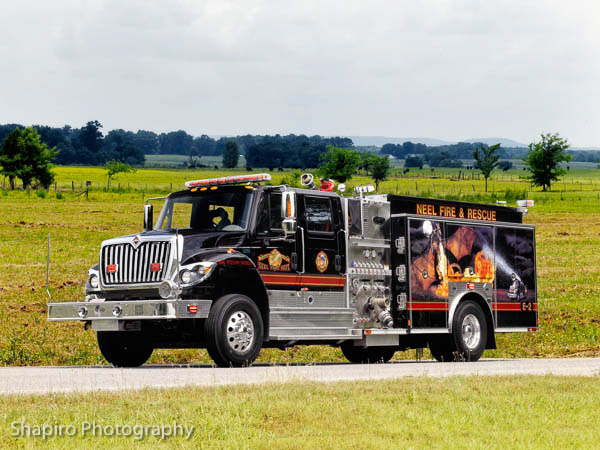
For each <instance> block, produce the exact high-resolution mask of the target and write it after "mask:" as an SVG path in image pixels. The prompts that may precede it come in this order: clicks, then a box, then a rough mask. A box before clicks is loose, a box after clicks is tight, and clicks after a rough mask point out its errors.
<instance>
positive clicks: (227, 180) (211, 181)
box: [185, 173, 271, 189]
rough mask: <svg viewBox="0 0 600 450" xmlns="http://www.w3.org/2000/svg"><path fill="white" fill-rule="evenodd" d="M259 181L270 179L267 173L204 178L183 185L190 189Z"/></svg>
mask: <svg viewBox="0 0 600 450" xmlns="http://www.w3.org/2000/svg"><path fill="white" fill-rule="evenodd" d="M259 181H271V175H270V174H268V173H255V174H251V175H234V176H231V177H221V178H207V179H206V180H195V181H186V182H185V187H186V188H188V189H192V188H195V187H201V186H218V185H223V184H242V183H256V182H259Z"/></svg>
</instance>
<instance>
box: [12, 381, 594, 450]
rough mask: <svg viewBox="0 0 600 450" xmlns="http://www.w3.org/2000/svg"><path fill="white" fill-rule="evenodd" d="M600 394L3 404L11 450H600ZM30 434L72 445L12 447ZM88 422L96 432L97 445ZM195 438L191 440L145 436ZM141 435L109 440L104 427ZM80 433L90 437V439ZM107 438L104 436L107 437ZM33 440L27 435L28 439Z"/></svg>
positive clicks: (379, 393)
mask: <svg viewBox="0 0 600 450" xmlns="http://www.w3.org/2000/svg"><path fill="white" fill-rule="evenodd" d="M599 405H600V383H598V378H577V377H567V378H561V377H551V376H547V377H496V378H491V377H483V378H482V377H469V378H463V377H455V378H448V379H432V378H412V379H402V380H392V381H378V382H373V381H370V382H354V383H331V384H317V383H305V384H269V385H263V386H237V387H220V388H211V389H203V388H185V389H175V390H144V391H138V392H133V393H131V392H127V393H118V394H110V393H95V394H83V395H81V394H73V395H47V396H9V397H0V407H1V412H0V416H1V417H2V427H3V429H2V432H0V446H1V447H3V448H9V447H11V448H35V447H44V448H49V449H55V448H56V449H58V448H60V449H70V448H81V447H93V448H133V447H138V446H139V447H151V448H264V449H272V448H289V449H295V448H298V449H300V448H302V449H306V448H325V449H329V448H331V449H334V448H335V449H337V448H360V449H363V448H365V449H366V448H373V449H375V448H377V449H381V448H386V449H387V448H389V449H397V448H485V449H490V448H540V449H547V448H595V447H597V446H598V442H599V440H600V428H599V426H598V425H599V423H598V415H599V414H600V406H599ZM13 422H16V424H15V425H14V426H15V427H16V428H17V430H19V431H20V430H21V425H20V424H21V423H23V424H25V425H28V426H30V427H33V426H35V425H43V424H48V425H51V426H54V425H63V426H67V425H73V426H74V427H75V436H73V437H69V436H65V434H64V433H63V435H62V436H53V437H49V438H47V439H46V440H42V439H41V437H31V436H30V437H26V436H19V437H14V436H11V434H14V433H16V431H15V428H13V426H11V423H13ZM85 422H88V423H95V424H96V425H97V427H96V432H95V433H96V436H94V435H93V434H92V431H90V430H89V426H87V425H83V424H84V423H85ZM174 422H176V423H177V424H179V425H182V426H187V427H188V430H190V429H191V427H194V430H193V433H192V435H191V437H189V438H188V439H186V438H185V436H187V435H188V434H186V433H185V431H183V434H184V435H185V436H184V437H182V436H181V435H180V434H179V435H178V436H173V437H167V438H165V439H162V440H161V438H159V437H157V436H152V435H146V436H145V437H144V436H143V431H141V430H142V429H143V428H140V427H143V426H152V425H158V426H165V425H173V423H174ZM107 425H108V426H113V427H116V426H117V425H119V426H120V428H122V426H123V425H129V426H130V427H135V426H136V425H137V426H138V428H137V433H138V437H141V439H139V440H137V439H136V438H135V435H133V433H134V430H133V429H131V430H129V431H127V429H126V428H125V434H130V436H129V437H126V436H113V437H108V436H106V435H103V433H104V431H103V430H106V433H110V429H107V428H105V427H106V426H107ZM82 427H88V429H87V431H86V433H85V435H82ZM98 427H100V428H98ZM23 430H26V428H23Z"/></svg>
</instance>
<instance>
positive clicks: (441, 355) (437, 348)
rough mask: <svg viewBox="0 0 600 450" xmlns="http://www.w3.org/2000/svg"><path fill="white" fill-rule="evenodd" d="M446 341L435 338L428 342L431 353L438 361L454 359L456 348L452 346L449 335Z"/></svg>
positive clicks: (451, 360)
mask: <svg viewBox="0 0 600 450" xmlns="http://www.w3.org/2000/svg"><path fill="white" fill-rule="evenodd" d="M446 339H447V341H442V340H435V341H431V342H430V343H429V350H430V351H431V355H432V356H433V357H434V358H435V359H436V360H437V361H439V362H453V361H454V360H455V356H456V355H455V352H456V348H455V347H454V345H453V344H454V343H453V342H449V341H451V340H452V337H451V336H448V337H447V338H446Z"/></svg>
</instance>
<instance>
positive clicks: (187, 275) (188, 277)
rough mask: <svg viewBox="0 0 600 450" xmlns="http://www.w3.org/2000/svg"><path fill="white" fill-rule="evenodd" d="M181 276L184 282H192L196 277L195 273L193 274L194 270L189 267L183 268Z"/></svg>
mask: <svg viewBox="0 0 600 450" xmlns="http://www.w3.org/2000/svg"><path fill="white" fill-rule="evenodd" d="M180 277H181V282H182V283H183V284H190V283H191V282H192V280H193V279H194V275H193V274H192V272H191V271H189V270H187V269H183V270H182V271H181V274H180Z"/></svg>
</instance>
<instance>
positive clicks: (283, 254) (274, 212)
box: [252, 190, 301, 290]
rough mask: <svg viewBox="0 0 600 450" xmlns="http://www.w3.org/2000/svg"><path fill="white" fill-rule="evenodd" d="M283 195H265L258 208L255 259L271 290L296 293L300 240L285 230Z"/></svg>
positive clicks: (279, 192) (274, 192) (253, 252)
mask: <svg viewBox="0 0 600 450" xmlns="http://www.w3.org/2000/svg"><path fill="white" fill-rule="evenodd" d="M281 195H282V194H281V191H275V190H273V191H265V192H264V193H263V195H262V198H261V200H260V203H259V206H258V211H259V212H258V217H257V225H256V238H255V240H254V243H253V246H252V259H253V260H254V263H255V264H256V268H257V269H258V271H259V272H260V274H261V277H262V279H263V282H264V283H265V285H266V287H267V289H270V290H272V289H274V290H296V289H297V286H298V275H299V274H298V271H299V268H300V267H301V265H300V264H299V258H298V253H299V252H298V248H297V243H296V239H294V238H293V237H289V236H288V237H286V235H285V233H284V231H283V228H282V217H281Z"/></svg>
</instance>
